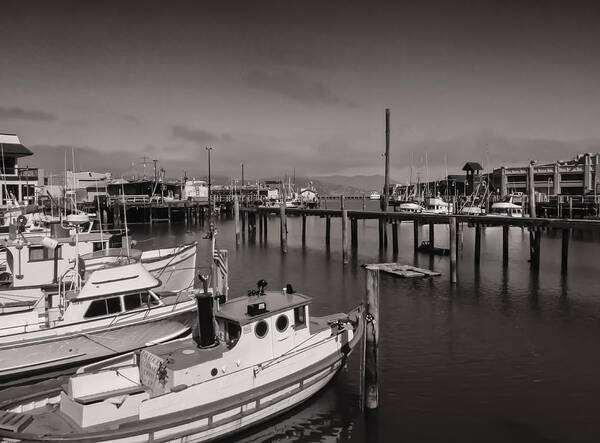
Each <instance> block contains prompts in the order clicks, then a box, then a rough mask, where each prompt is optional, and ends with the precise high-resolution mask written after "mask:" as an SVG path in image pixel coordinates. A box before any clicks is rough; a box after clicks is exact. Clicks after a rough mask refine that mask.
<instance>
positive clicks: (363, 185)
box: [313, 174, 398, 193]
mask: <svg viewBox="0 0 600 443" xmlns="http://www.w3.org/2000/svg"><path fill="white" fill-rule="evenodd" d="M316 180H318V181H320V182H323V183H329V184H331V185H337V186H341V187H348V188H353V189H356V190H358V191H360V193H362V192H370V191H378V192H381V190H382V189H383V181H384V176H383V175H379V174H376V175H352V176H347V175H327V176H320V177H315V178H313V181H316ZM397 182H398V181H397V180H393V179H390V183H397Z"/></svg>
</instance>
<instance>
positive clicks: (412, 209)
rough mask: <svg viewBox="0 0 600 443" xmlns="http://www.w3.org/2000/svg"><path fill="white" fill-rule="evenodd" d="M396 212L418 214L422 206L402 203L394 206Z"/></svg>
mask: <svg viewBox="0 0 600 443" xmlns="http://www.w3.org/2000/svg"><path fill="white" fill-rule="evenodd" d="M396 209H397V211H398V212H406V213H412V214H419V213H421V212H423V206H421V205H420V204H418V203H415V202H403V203H399V204H398V205H397V206H396Z"/></svg>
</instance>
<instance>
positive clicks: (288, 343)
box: [0, 282, 363, 443]
mask: <svg viewBox="0 0 600 443" xmlns="http://www.w3.org/2000/svg"><path fill="white" fill-rule="evenodd" d="M259 283H261V287H260V289H259V290H258V291H253V292H252V293H250V294H249V295H248V296H243V297H239V298H235V299H232V300H230V301H227V302H225V303H224V304H221V305H220V306H219V307H218V309H216V310H215V309H213V301H214V299H213V298H212V297H211V296H210V295H204V296H202V295H197V296H196V301H197V309H198V325H199V326H198V331H197V334H196V336H195V337H194V338H189V339H183V340H177V341H173V342H170V343H165V344H161V345H157V346H153V347H150V348H147V349H144V350H141V351H138V352H135V353H133V354H131V355H128V356H123V357H120V358H116V359H112V360H108V361H106V362H100V363H97V364H93V365H90V366H87V367H84V368H81V369H80V370H79V371H78V373H77V374H76V375H74V376H72V377H70V378H69V379H68V382H67V383H66V384H65V385H64V387H63V388H57V389H51V390H48V391H46V392H43V391H42V392H36V393H35V394H34V395H30V396H27V397H24V398H14V399H11V400H10V401H9V402H7V403H5V404H3V405H2V411H1V412H0V437H2V438H5V439H10V441H12V442H17V441H30V442H31V441H36V442H37V441H40V442H42V441H43V442H59V441H60V442H65V441H71V442H75V441H77V442H92V441H94V442H99V441H105V442H117V441H118V442H123V443H124V442H146V441H155V442H158V441H165V442H166V441H170V442H203V441H212V440H215V439H218V438H221V437H224V436H228V435H232V434H235V433H237V432H239V431H241V430H243V429H245V428H247V427H249V426H252V425H255V424H258V423H261V422H264V421H266V420H269V419H271V418H272V417H274V416H275V415H277V414H281V413H282V412H284V411H287V410H289V409H290V408H293V407H294V406H296V405H297V404H299V403H300V402H302V401H305V400H307V399H308V398H310V397H311V396H312V395H314V394H315V393H316V392H318V391H319V390H320V389H321V388H323V387H324V386H325V385H326V384H327V383H328V382H329V381H330V380H331V379H332V378H333V377H334V375H335V374H336V373H337V372H338V371H339V369H340V368H342V367H343V366H344V363H345V361H346V359H347V358H348V355H349V354H350V353H351V351H352V349H353V348H354V347H355V345H356V344H357V342H358V341H359V338H360V337H361V336H362V330H363V311H362V307H359V308H356V309H355V310H353V311H351V312H350V313H348V314H335V315H330V316H327V317H311V315H310V312H309V305H310V298H309V297H307V296H305V295H301V294H297V293H292V292H293V291H286V290H284V291H282V292H268V293H264V291H263V288H264V285H265V284H266V282H259ZM215 320H216V321H215ZM215 324H216V330H215Z"/></svg>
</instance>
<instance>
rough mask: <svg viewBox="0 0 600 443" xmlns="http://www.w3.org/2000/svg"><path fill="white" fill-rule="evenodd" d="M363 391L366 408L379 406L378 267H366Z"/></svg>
mask: <svg viewBox="0 0 600 443" xmlns="http://www.w3.org/2000/svg"><path fill="white" fill-rule="evenodd" d="M366 271H367V276H366V297H367V307H366V308H367V312H366V316H365V319H366V324H365V364H364V371H365V376H364V391H363V392H364V393H365V406H366V408H367V409H377V407H379V269H377V268H371V267H367V268H366Z"/></svg>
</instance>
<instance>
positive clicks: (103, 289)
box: [77, 263, 160, 300]
mask: <svg viewBox="0 0 600 443" xmlns="http://www.w3.org/2000/svg"><path fill="white" fill-rule="evenodd" d="M157 286H160V281H159V280H158V279H156V278H154V277H153V276H152V274H150V273H149V272H148V271H147V270H146V268H145V267H144V266H143V265H142V264H141V263H133V264H129V265H124V266H115V267H107V268H102V269H98V270H97V271H94V272H92V273H91V274H90V276H89V277H88V278H87V280H86V282H85V284H84V285H83V288H81V291H80V292H79V294H78V295H77V300H85V299H89V298H96V297H101V296H105V295H115V294H122V293H124V292H136V291H143V290H148V289H152V288H156V287H157Z"/></svg>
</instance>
